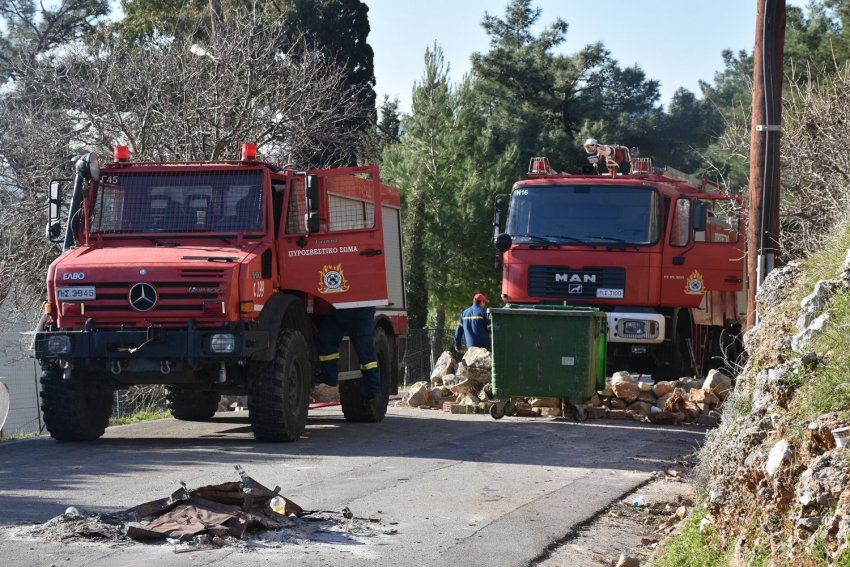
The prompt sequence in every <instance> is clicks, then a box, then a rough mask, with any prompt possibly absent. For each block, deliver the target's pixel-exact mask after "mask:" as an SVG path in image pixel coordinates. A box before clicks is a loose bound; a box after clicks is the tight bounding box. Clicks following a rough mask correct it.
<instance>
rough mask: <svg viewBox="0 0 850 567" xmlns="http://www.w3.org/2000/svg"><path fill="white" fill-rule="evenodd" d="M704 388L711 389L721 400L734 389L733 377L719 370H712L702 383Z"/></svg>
mask: <svg viewBox="0 0 850 567" xmlns="http://www.w3.org/2000/svg"><path fill="white" fill-rule="evenodd" d="M702 389H703V390H711V392H712V393H713V394H714V395H715V396H717V399H719V400H720V401H721V402H722V401H724V400H725V399H726V397H727V396H728V395H729V393H730V392H731V391H732V379H731V378H729V377H728V376H726V375H725V374H723V373H722V372H720V371H719V370H710V371H709V372H708V377H707V378H706V379H705V382H704V383H703V385H702Z"/></svg>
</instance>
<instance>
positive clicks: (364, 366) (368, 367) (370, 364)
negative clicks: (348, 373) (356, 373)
mask: <svg viewBox="0 0 850 567" xmlns="http://www.w3.org/2000/svg"><path fill="white" fill-rule="evenodd" d="M377 367H378V361H377V360H373V361H372V362H367V363H366V364H361V365H360V370H373V369H375V368H377Z"/></svg>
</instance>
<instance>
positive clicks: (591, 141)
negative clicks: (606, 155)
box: [584, 138, 599, 154]
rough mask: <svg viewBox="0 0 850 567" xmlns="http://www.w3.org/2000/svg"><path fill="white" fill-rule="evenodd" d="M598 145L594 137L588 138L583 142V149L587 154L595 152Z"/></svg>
mask: <svg viewBox="0 0 850 567" xmlns="http://www.w3.org/2000/svg"><path fill="white" fill-rule="evenodd" d="M598 145H599V144H598V143H597V142H596V138H588V139H587V140H586V141H585V142H584V151H586V152H587V153H589V154H595V153H596V147H597V146H598Z"/></svg>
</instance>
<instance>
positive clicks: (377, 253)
mask: <svg viewBox="0 0 850 567" xmlns="http://www.w3.org/2000/svg"><path fill="white" fill-rule="evenodd" d="M381 254H383V252H381V251H380V250H377V249H375V248H372V249H370V250H364V251H363V252H361V253H360V255H361V256H380V255H381Z"/></svg>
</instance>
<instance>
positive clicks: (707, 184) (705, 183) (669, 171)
mask: <svg viewBox="0 0 850 567" xmlns="http://www.w3.org/2000/svg"><path fill="white" fill-rule="evenodd" d="M659 169H660V171H661V175H663V176H664V177H668V178H670V179H672V180H674V181H679V182H680V183H684V184H686V185H689V186H691V187H693V188H694V189H697V190H699V191H704V192H705V193H720V186H719V185H717V184H716V183H714V182H713V181H709V180H708V179H706V178H704V177H697V176H696V175H691V174H690V173H685V172H684V171H679V170H678V169H676V168H675V167H670V166H669V165H666V166H664V167H662V168H659Z"/></svg>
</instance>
